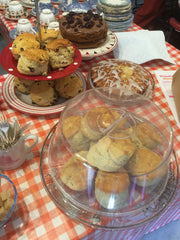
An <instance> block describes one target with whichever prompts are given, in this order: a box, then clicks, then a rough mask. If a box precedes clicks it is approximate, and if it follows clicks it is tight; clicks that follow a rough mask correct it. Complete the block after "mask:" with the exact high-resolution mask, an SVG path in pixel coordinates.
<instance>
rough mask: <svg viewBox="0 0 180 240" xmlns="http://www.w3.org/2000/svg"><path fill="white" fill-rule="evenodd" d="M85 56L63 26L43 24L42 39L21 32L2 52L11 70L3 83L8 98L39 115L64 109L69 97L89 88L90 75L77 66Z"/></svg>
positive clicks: (4, 60) (4, 93)
mask: <svg viewBox="0 0 180 240" xmlns="http://www.w3.org/2000/svg"><path fill="white" fill-rule="evenodd" d="M40 43H41V44H40ZM81 59H82V57H81V53H80V51H79V50H78V48H77V47H76V46H74V45H73V44H72V43H71V42H70V41H69V40H68V39H64V38H62V36H61V34H60V31H59V30H55V29H45V28H42V29H41V41H40V38H39V33H36V34H33V33H29V32H26V33H23V34H20V35H18V36H17V37H16V38H15V40H14V41H13V43H12V44H9V45H8V46H6V47H5V48H4V49H3V51H2V53H1V55H0V61H1V64H2V66H3V67H4V69H5V70H6V71H7V72H9V73H10V75H9V76H8V77H7V79H6V81H5V82H4V84H3V95H4V98H5V100H6V102H7V103H8V104H9V105H10V106H12V107H13V108H15V109H18V110H19V111H22V112H25V113H30V114H36V115H44V114H53V113H58V112H60V111H62V109H63V108H64V106H65V104H66V102H67V100H68V99H70V98H73V97H74V96H76V95H77V94H79V93H80V92H82V91H85V90H86V79H85V77H84V76H83V74H81V73H80V72H79V71H78V70H77V69H78V67H79V66H80V64H81ZM72 83H73V84H72ZM72 86H73V87H72Z"/></svg>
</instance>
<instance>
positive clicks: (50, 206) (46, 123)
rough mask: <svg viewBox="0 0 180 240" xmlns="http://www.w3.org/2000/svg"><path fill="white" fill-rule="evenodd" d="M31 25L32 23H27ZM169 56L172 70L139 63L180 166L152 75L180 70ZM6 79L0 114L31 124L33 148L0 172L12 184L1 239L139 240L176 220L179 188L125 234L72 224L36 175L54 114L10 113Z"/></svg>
mask: <svg viewBox="0 0 180 240" xmlns="http://www.w3.org/2000/svg"><path fill="white" fill-rule="evenodd" d="M0 20H1V22H2V23H3V24H4V27H6V28H7V29H8V30H11V29H13V28H14V27H15V26H16V24H17V23H14V22H11V21H7V20H5V19H4V17H3V16H2V14H0ZM31 20H33V18H32V19H31ZM1 28H2V24H1ZM136 30H140V28H139V27H138V26H136V25H133V26H132V27H131V28H130V29H128V31H136ZM167 50H168V53H169V55H170V56H171V57H172V59H173V60H174V61H175V63H176V65H171V64H169V63H167V62H164V61H161V60H154V61H151V62H148V63H146V64H143V66H144V67H145V68H147V69H148V70H149V71H150V72H151V73H152V74H153V76H154V78H155V81H156V86H155V96H154V100H153V101H154V102H155V103H156V104H157V106H158V107H160V108H161V110H162V111H163V112H164V113H165V114H166V116H167V117H168V119H169V121H170V123H171V125H172V127H173V131H174V150H175V152H176V155H177V157H178V161H179V163H180V141H179V139H180V129H179V128H178V126H177V124H176V121H175V119H174V117H173V115H172V112H171V110H170V108H169V106H168V103H167V101H166V99H165V96H164V95H163V93H162V90H161V88H160V86H159V83H158V81H157V79H156V76H155V74H154V71H155V70H163V71H166V70H167V71H169V70H177V69H178V68H179V67H180V51H178V50H177V49H176V48H174V47H173V46H171V45H170V44H168V43H167ZM107 58H113V53H109V54H106V55H104V56H101V57H96V58H93V59H92V60H90V61H82V63H81V65H80V68H79V71H81V72H82V73H84V74H85V75H86V74H87V72H88V70H89V69H90V68H91V66H92V64H93V63H94V62H98V61H100V60H103V59H107ZM6 77H7V75H3V76H0V110H1V111H4V112H5V114H6V116H7V118H8V119H9V120H10V121H12V120H13V118H14V117H16V118H17V119H18V121H19V122H20V124H21V125H25V124H26V123H27V122H31V123H32V125H31V128H30V129H29V130H28V132H29V133H34V134H37V135H38V138H39V143H38V145H37V146H36V147H35V148H34V149H33V151H32V152H31V153H29V154H28V156H27V160H26V161H25V162H24V164H23V165H22V166H21V167H20V168H18V169H17V170H11V171H3V173H4V174H6V175H8V176H9V177H10V179H11V180H12V181H13V182H14V184H15V185H16V187H17V191H18V199H17V208H16V211H15V213H14V218H13V219H12V221H11V222H9V223H8V225H7V226H6V228H4V229H3V230H1V231H0V239H2V240H5V239H8V240H15V239H19V240H22V239H23V240H28V239H31V240H32V239H33V240H37V239H38V240H41V239H42V240H49V239H60V240H78V239H84V240H90V239H91V240H92V239H104V240H105V239H108V240H109V239H111V240H117V239H128V240H135V239H140V238H141V237H142V236H143V234H145V233H148V232H151V231H154V230H156V229H158V228H160V227H162V226H163V225H165V224H167V223H169V222H171V221H173V220H177V219H179V218H180V208H179V202H180V186H178V190H177V194H176V196H175V198H174V199H173V201H172V202H171V203H170V204H169V206H168V207H167V208H166V210H165V212H164V213H163V214H162V215H161V216H160V217H159V218H158V219H157V220H155V221H153V222H151V223H148V224H145V225H143V226H140V227H138V228H135V229H131V230H123V231H122V230H121V231H104V230H95V229H92V228H89V227H87V226H86V225H83V224H82V223H79V222H76V221H74V220H73V219H70V218H69V217H68V216H66V215H65V214H64V213H63V212H62V211H61V209H59V208H58V207H57V206H56V205H55V203H54V202H53V201H52V199H51V198H50V196H49V195H48V193H47V192H46V190H45V188H44V186H43V183H42V180H41V176H40V168H39V161H40V153H41V149H42V146H43V143H44V140H45V138H46V136H47V134H48V133H49V131H50V130H51V128H52V127H53V126H54V125H55V124H56V123H57V122H58V120H59V117H60V113H59V114H54V115H47V116H32V115H30V114H26V113H21V112H19V111H17V110H14V109H12V108H11V107H10V106H9V105H8V104H7V103H6V102H5V101H4V99H3V96H2V85H3V81H4V80H5V79H6Z"/></svg>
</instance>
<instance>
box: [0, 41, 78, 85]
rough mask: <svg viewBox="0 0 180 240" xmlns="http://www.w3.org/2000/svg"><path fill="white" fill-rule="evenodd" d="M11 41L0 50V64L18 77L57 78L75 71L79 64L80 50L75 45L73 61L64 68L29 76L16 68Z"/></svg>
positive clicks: (31, 78) (34, 78) (35, 78)
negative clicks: (46, 73) (45, 73)
mask: <svg viewBox="0 0 180 240" xmlns="http://www.w3.org/2000/svg"><path fill="white" fill-rule="evenodd" d="M11 46H12V43H10V44H9V45H7V46H6V47H5V48H4V49H3V50H2V52H1V55H0V62H1V65H2V66H3V68H4V69H5V70H6V71H7V72H8V73H10V74H12V75H14V76H17V77H20V78H25V79H30V80H38V81H40V80H54V79H58V78H62V77H65V76H67V75H69V74H71V73H73V72H75V71H76V69H77V68H78V67H79V66H80V64H81V60H82V57H81V52H80V51H79V49H78V48H77V47H75V46H73V47H74V49H75V56H74V62H73V63H72V64H71V65H69V66H67V67H66V68H64V69H63V70H62V71H59V70H58V69H57V70H54V71H51V72H48V75H47V76H29V75H24V74H21V73H19V71H18V70H17V60H15V59H14V57H13V55H12V52H11V49H12V47H11Z"/></svg>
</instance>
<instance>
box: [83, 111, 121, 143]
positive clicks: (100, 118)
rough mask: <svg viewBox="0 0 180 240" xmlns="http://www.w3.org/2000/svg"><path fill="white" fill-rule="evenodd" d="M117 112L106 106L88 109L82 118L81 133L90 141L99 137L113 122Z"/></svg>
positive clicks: (117, 115)
mask: <svg viewBox="0 0 180 240" xmlns="http://www.w3.org/2000/svg"><path fill="white" fill-rule="evenodd" d="M118 117H119V114H118V113H117V112H116V111H114V110H111V109H109V108H106V107H95V108H92V109H90V110H88V111H87V112H86V114H85V116H84V118H83V119H82V123H81V129H82V132H83V134H84V135H85V136H86V137H88V138H89V139H90V140H92V141H96V140H98V139H100V138H101V137H102V136H103V135H104V133H105V131H106V130H107V129H108V128H109V127H110V126H111V125H112V124H113V123H114V122H115V120H116V119H117V118H118Z"/></svg>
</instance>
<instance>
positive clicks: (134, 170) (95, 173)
mask: <svg viewBox="0 0 180 240" xmlns="http://www.w3.org/2000/svg"><path fill="white" fill-rule="evenodd" d="M62 124H63V125H62V132H63V136H64V138H65V140H66V141H67V143H68V145H70V146H71V149H73V152H75V153H74V154H73V155H72V156H71V157H70V158H69V159H68V160H67V162H65V163H64V165H63V166H62V167H61V170H60V172H59V178H60V180H61V181H62V183H63V184H64V186H65V187H66V188H68V189H69V191H84V190H87V192H89V190H90V189H94V192H95V198H96V200H97V201H98V202H99V204H100V205H101V206H102V207H104V208H106V209H111V208H112V209H121V208H122V207H124V206H125V204H127V203H128V199H129V194H130V193H129V192H130V188H129V187H130V184H131V183H132V185H133V186H135V185H136V186H137V187H138V188H139V187H140V188H141V187H142V188H144V189H145V188H146V187H151V188H153V186H157V185H158V184H159V183H160V182H161V180H162V179H164V177H166V175H167V169H166V167H165V166H164V165H162V166H161V167H159V166H160V165H161V164H162V161H163V160H162V154H159V153H158V152H157V151H156V150H155V149H157V146H161V144H162V136H161V134H160V133H159V132H158V131H157V130H156V129H155V128H154V126H153V125H151V124H150V123H149V122H146V121H139V122H138V124H137V125H134V126H129V125H128V124H127V119H126V118H124V117H123V116H121V113H120V112H118V110H117V109H109V108H107V107H94V108H91V109H89V110H87V111H86V112H85V113H84V115H83V114H82V115H74V116H70V117H68V118H66V119H65V120H64V121H63V122H62ZM126 125H127V126H126ZM66 145H67V144H66ZM68 145H67V146H68ZM158 167H159V168H158ZM154 169H156V170H155V171H153V170H154ZM147 173H148V174H147ZM158 186H159V185H158ZM143 191H144V190H143ZM112 196H113V199H114V200H113V203H112V206H110V202H111V200H110V199H112Z"/></svg>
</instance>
